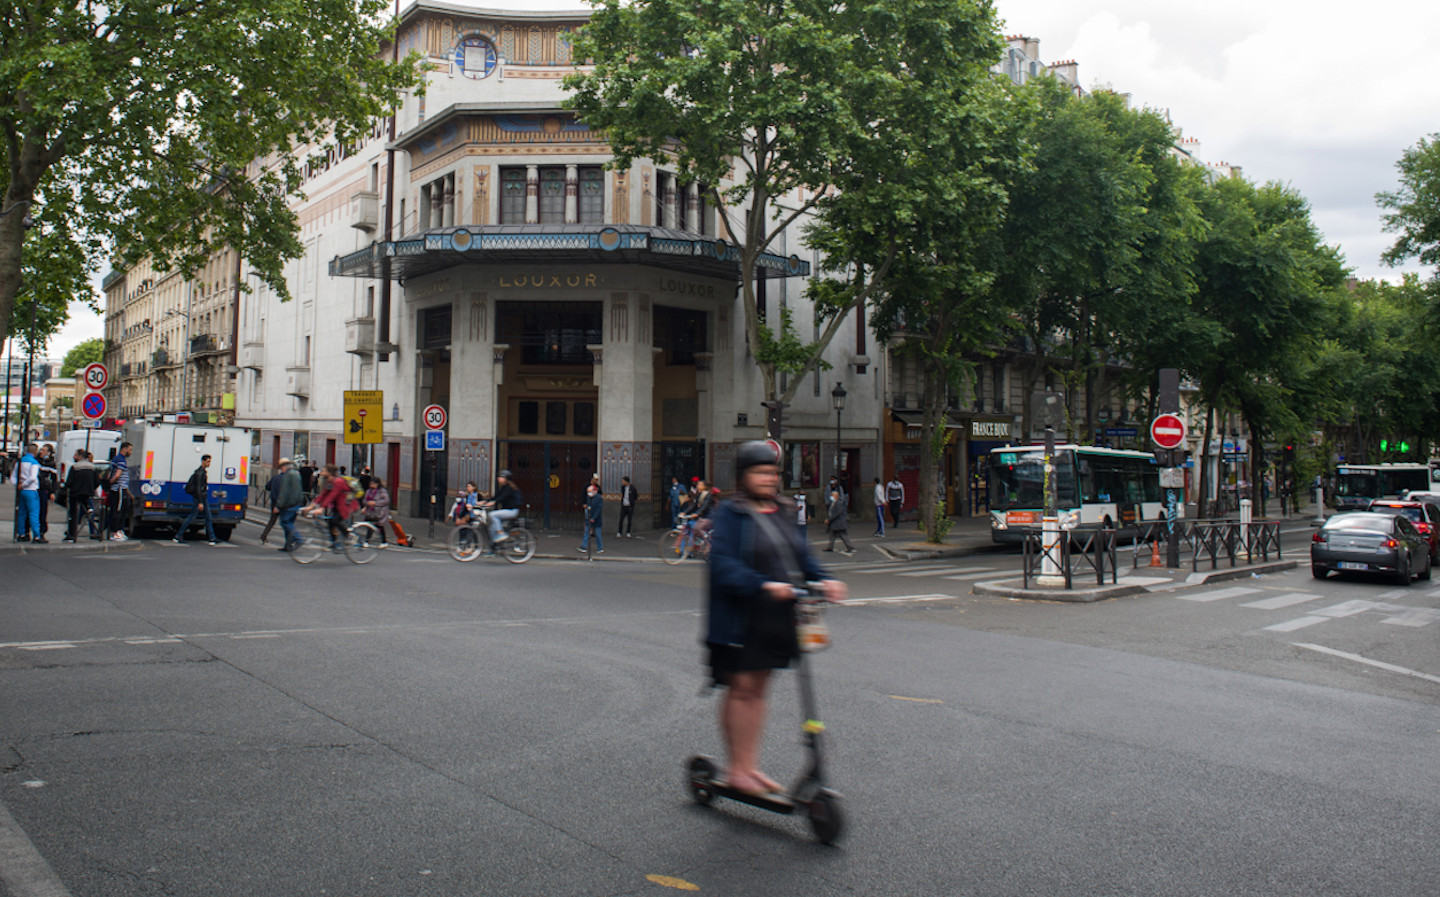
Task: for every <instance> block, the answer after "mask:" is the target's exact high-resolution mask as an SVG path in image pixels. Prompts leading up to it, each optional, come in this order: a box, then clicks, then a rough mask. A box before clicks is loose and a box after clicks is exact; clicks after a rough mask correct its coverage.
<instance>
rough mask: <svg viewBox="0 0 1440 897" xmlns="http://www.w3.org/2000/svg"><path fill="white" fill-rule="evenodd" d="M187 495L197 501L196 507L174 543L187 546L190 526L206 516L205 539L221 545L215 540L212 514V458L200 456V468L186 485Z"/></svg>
mask: <svg viewBox="0 0 1440 897" xmlns="http://www.w3.org/2000/svg"><path fill="white" fill-rule="evenodd" d="M185 494H186V495H188V496H190V497H191V498H193V499H195V506H194V507H192V508H191V509H190V513H189V514H188V515H186V517H185V522H184V523H182V524H180V528H179V529H178V530H176V531H175V538H174V540H173V541H174V542H175V544H177V545H184V544H185V532H186V530H188V529H190V524H192V523H194V522H195V518H196V517H198V516H199V515H200V514H202V513H203V514H204V515H205V539H206V541H208V542H209V543H210V544H211V545H219V544H220V540H219V539H217V538H215V518H214V517H213V516H211V514H210V456H209V455H201V456H200V466H199V467H197V468H195V472H194V473H192V474H190V479H189V480H187V481H186V483H185Z"/></svg>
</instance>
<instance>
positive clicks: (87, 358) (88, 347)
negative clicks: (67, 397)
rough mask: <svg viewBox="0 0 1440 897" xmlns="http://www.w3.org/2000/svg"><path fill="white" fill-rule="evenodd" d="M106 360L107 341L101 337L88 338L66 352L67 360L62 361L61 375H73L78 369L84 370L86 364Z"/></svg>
mask: <svg viewBox="0 0 1440 897" xmlns="http://www.w3.org/2000/svg"><path fill="white" fill-rule="evenodd" d="M104 360H105V341H104V340H103V339H100V338H99V337H96V338H95V339H87V340H85V342H83V343H80V344H79V345H78V346H76V347H75V348H73V349H71V350H70V351H69V352H66V353H65V360H64V361H62V362H60V376H62V377H73V376H75V372H76V371H80V370H83V369H84V368H85V367H86V365H91V364H97V363H99V362H101V361H104Z"/></svg>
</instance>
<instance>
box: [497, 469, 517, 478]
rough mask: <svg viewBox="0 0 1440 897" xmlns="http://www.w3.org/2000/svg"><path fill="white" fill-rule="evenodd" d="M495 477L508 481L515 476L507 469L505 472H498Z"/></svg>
mask: <svg viewBox="0 0 1440 897" xmlns="http://www.w3.org/2000/svg"><path fill="white" fill-rule="evenodd" d="M496 476H497V477H501V478H503V479H507V480H508V479H511V478H513V477H514V476H515V474H513V473H511V472H510V471H509V469H508V468H507V469H506V470H502V471H500V472H499V473H497V474H496Z"/></svg>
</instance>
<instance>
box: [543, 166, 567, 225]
mask: <svg viewBox="0 0 1440 897" xmlns="http://www.w3.org/2000/svg"><path fill="white" fill-rule="evenodd" d="M540 223H541V224H564V223H565V169H563V168H542V169H540Z"/></svg>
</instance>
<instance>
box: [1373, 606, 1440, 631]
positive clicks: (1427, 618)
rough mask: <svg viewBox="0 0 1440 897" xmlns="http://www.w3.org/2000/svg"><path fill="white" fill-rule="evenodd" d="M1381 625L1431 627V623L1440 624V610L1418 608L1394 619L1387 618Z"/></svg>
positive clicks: (1397, 615)
mask: <svg viewBox="0 0 1440 897" xmlns="http://www.w3.org/2000/svg"><path fill="white" fill-rule="evenodd" d="M1380 622H1381V623H1390V624H1391V625H1394V626H1412V627H1416V628H1418V627H1421V626H1429V625H1430V624H1431V623H1436V622H1440V608H1433V607H1417V608H1415V609H1414V610H1407V611H1402V612H1401V613H1398V614H1396V615H1395V616H1393V617H1386V618H1385V619H1383V620H1381V621H1380Z"/></svg>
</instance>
